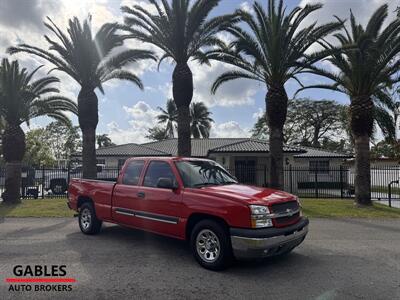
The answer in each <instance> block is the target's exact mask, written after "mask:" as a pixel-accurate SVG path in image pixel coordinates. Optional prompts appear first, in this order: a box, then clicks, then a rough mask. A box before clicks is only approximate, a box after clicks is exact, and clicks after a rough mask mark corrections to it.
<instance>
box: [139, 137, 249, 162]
mask: <svg viewBox="0 0 400 300" xmlns="http://www.w3.org/2000/svg"><path fill="white" fill-rule="evenodd" d="M245 140H248V139H246V138H210V139H192V156H194V157H207V156H208V153H209V152H211V151H212V149H215V148H219V147H222V146H227V145H230V144H234V143H237V142H241V141H245ZM143 145H144V146H146V147H150V148H153V149H157V150H160V151H163V152H166V153H169V154H170V155H173V156H176V155H178V139H168V140H163V141H157V142H150V143H146V144H143Z"/></svg>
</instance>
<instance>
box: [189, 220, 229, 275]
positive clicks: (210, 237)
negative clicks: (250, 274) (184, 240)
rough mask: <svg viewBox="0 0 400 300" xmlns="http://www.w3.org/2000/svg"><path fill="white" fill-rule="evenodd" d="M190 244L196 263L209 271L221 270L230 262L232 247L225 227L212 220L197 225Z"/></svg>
mask: <svg viewBox="0 0 400 300" xmlns="http://www.w3.org/2000/svg"><path fill="white" fill-rule="evenodd" d="M190 244H191V248H192V252H193V255H194V257H195V259H196V260H197V262H198V263H199V264H200V265H201V266H202V267H204V268H206V269H210V270H214V271H216V270H223V269H225V268H226V267H228V266H229V264H230V263H231V262H232V258H233V255H232V246H231V242H230V237H229V235H228V233H227V231H226V229H225V227H224V226H223V225H222V224H220V223H218V222H216V221H214V220H203V221H200V222H199V223H197V224H196V225H195V226H194V228H193V230H192V233H191V238H190Z"/></svg>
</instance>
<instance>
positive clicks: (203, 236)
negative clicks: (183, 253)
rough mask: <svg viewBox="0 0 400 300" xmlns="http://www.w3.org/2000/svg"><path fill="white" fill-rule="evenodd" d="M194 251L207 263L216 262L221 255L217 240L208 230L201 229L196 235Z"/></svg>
mask: <svg viewBox="0 0 400 300" xmlns="http://www.w3.org/2000/svg"><path fill="white" fill-rule="evenodd" d="M196 249H197V253H198V255H199V256H200V257H201V259H202V260H203V261H205V262H207V263H212V262H214V261H216V260H217V259H218V257H219V255H220V253H221V247H220V243H219V239H218V237H217V235H216V234H215V233H214V232H212V231H211V230H209V229H203V230H202V231H200V232H199V234H198V235H197V238H196Z"/></svg>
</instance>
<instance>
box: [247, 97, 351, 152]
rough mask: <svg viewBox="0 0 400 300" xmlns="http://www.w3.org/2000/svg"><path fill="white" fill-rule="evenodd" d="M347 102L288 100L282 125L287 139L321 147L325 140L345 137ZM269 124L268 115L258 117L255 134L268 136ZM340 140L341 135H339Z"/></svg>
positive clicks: (255, 135)
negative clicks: (344, 119)
mask: <svg viewBox="0 0 400 300" xmlns="http://www.w3.org/2000/svg"><path fill="white" fill-rule="evenodd" d="M345 109H346V107H345V106H343V105H341V104H338V103H336V102H335V101H331V100H319V101H314V100H311V99H296V100H290V101H289V102H288V111H287V120H286V123H285V126H284V129H283V136H284V142H285V143H287V144H292V145H300V146H312V147H316V148H319V147H321V146H322V141H323V140H325V145H327V144H328V143H327V142H328V141H333V140H332V138H334V140H335V141H337V140H338V139H337V137H342V138H343V139H345V138H346V130H345V124H344V122H343V113H344V110H345ZM268 132H269V128H268V125H267V116H266V115H265V114H264V115H263V116H261V117H259V118H258V120H257V122H256V124H255V125H254V128H253V129H252V133H253V137H257V138H265V137H266V136H268ZM339 140H340V139H339Z"/></svg>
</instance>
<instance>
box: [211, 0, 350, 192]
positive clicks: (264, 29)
mask: <svg viewBox="0 0 400 300" xmlns="http://www.w3.org/2000/svg"><path fill="white" fill-rule="evenodd" d="M276 2H278V1H275V0H269V2H268V10H267V11H264V9H263V8H262V6H261V4H259V3H258V2H255V3H254V4H253V10H254V14H250V13H248V12H245V11H243V10H238V11H237V15H238V16H239V18H240V20H242V21H243V22H244V24H245V25H246V26H247V27H248V28H249V29H250V33H249V32H247V31H246V30H244V29H243V28H241V27H239V26H237V25H236V24H234V25H232V26H230V28H229V29H228V32H230V33H231V34H232V35H233V37H234V39H235V40H234V41H233V42H232V43H231V44H230V45H225V46H223V47H220V49H217V50H213V51H210V52H208V53H207V57H208V58H209V59H215V60H219V61H222V62H225V63H227V64H230V65H233V66H236V67H238V68H239V70H235V71H228V72H226V73H224V74H222V75H221V76H220V77H218V78H217V80H216V81H215V83H214V84H213V86H212V92H213V93H215V92H216V91H217V89H218V88H219V87H220V86H221V85H222V84H223V83H225V82H227V81H230V80H234V79H238V78H246V79H252V80H257V81H260V82H263V83H264V84H265V85H266V88H267V94H266V98H265V102H266V111H267V122H268V127H269V132H270V134H269V145H270V186H271V187H274V188H282V187H283V126H284V124H285V121H286V114H287V104H288V96H287V94H286V90H285V84H286V83H287V82H288V81H289V80H290V79H294V80H296V81H297V82H298V83H299V84H300V85H301V82H300V80H299V79H298V78H297V75H298V74H300V73H301V72H302V70H303V69H304V67H305V66H306V65H308V64H312V63H314V62H316V61H318V60H319V59H321V58H322V57H325V56H326V52H325V51H321V52H314V53H312V54H306V53H307V51H310V47H311V46H312V45H314V44H315V43H316V42H318V41H320V40H321V39H323V38H324V37H326V36H327V35H328V34H330V33H332V32H333V31H335V30H337V29H338V28H339V27H340V26H342V25H341V24H340V23H338V22H332V23H328V24H325V25H321V26H317V25H316V24H315V23H313V24H311V25H309V26H303V21H304V20H306V19H307V17H308V16H309V15H310V14H311V13H312V12H314V11H316V10H318V9H320V8H321V7H322V5H320V4H315V5H306V6H304V7H303V8H301V7H296V8H294V9H293V10H292V11H291V12H290V13H289V14H286V8H285V7H284V6H283V0H280V1H279V2H278V5H276Z"/></svg>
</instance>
